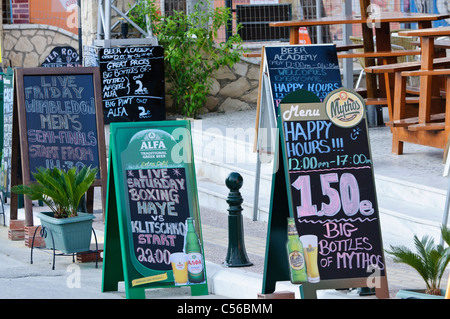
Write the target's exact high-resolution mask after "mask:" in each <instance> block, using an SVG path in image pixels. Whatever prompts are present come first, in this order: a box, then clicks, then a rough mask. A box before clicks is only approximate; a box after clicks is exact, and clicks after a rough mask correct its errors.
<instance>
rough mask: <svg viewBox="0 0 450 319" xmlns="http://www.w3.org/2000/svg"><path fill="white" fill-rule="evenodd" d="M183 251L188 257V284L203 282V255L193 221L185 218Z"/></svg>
mask: <svg viewBox="0 0 450 319" xmlns="http://www.w3.org/2000/svg"><path fill="white" fill-rule="evenodd" d="M184 251H185V253H186V254H187V255H188V278H189V282H190V283H200V282H203V281H205V274H204V271H203V268H204V267H203V255H202V250H201V247H200V243H199V240H198V236H197V233H196V232H195V228H194V219H193V218H192V217H188V218H187V232H186V238H185V246H184Z"/></svg>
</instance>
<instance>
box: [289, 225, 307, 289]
mask: <svg viewBox="0 0 450 319" xmlns="http://www.w3.org/2000/svg"><path fill="white" fill-rule="evenodd" d="M286 246H287V252H288V257H289V272H290V274H291V282H292V283H293V284H298V283H300V282H302V281H307V280H308V277H307V275H306V267H305V258H304V256H303V245H302V242H301V241H300V238H299V237H298V233H297V228H296V227H295V221H294V218H288V241H287V244H286Z"/></svg>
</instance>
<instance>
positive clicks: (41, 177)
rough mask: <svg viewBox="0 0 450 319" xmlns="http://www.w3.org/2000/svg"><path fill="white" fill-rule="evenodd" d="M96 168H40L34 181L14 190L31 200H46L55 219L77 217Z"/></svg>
mask: <svg viewBox="0 0 450 319" xmlns="http://www.w3.org/2000/svg"><path fill="white" fill-rule="evenodd" d="M97 171H98V169H97V168H91V167H90V166H89V167H88V166H84V167H83V168H82V169H81V170H80V171H79V172H78V173H76V167H72V168H71V169H70V170H68V171H67V172H64V171H62V170H60V169H58V168H56V167H55V168H53V169H49V168H43V167H39V168H37V172H35V173H33V176H34V178H35V179H36V182H35V183H31V184H30V185H16V186H14V187H12V189H11V190H12V191H13V192H15V193H17V194H23V195H25V196H27V197H28V198H29V199H31V200H41V201H43V202H44V203H45V204H46V205H47V206H48V207H49V208H50V209H51V210H52V212H53V214H54V217H56V218H67V217H74V216H77V209H78V207H79V205H80V201H81V198H82V197H83V195H84V194H85V193H86V192H87V191H88V189H89V187H91V185H92V184H93V182H94V180H95V176H96V174H97Z"/></svg>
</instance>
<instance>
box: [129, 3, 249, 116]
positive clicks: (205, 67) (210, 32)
mask: <svg viewBox="0 0 450 319" xmlns="http://www.w3.org/2000/svg"><path fill="white" fill-rule="evenodd" d="M153 1H154V0H141V1H139V3H138V4H137V6H136V7H134V8H133V10H132V11H131V17H132V19H133V20H134V22H136V23H137V24H138V25H139V26H140V27H142V28H143V29H146V28H147V21H148V19H147V16H148V17H149V21H151V22H150V24H151V28H152V30H153V33H154V35H155V36H156V37H157V38H158V42H159V44H160V45H162V46H163V47H164V51H165V73H166V78H167V81H168V82H170V83H171V86H170V89H169V94H171V95H172V98H173V100H174V103H175V111H176V112H181V113H182V114H183V115H184V116H187V117H197V115H198V114H199V113H200V111H201V110H202V109H203V106H204V104H205V102H206V98H207V95H208V93H209V91H210V90H211V86H212V77H213V76H214V72H215V71H216V70H218V69H219V68H220V67H221V66H230V67H232V66H233V65H234V64H235V63H236V62H238V61H239V60H240V57H241V55H242V53H244V52H245V51H244V49H243V48H242V39H241V38H240V36H239V35H238V34H235V35H232V36H230V37H229V38H228V40H227V41H225V42H221V43H216V42H215V39H216V38H217V36H218V32H219V30H220V29H223V28H224V27H225V26H226V25H227V23H229V21H231V20H230V19H231V17H232V13H231V10H230V9H229V8H224V7H219V8H214V9H212V8H210V5H209V2H207V1H200V2H198V3H196V4H195V6H194V10H193V11H192V12H191V13H184V12H181V11H174V12H173V15H171V16H167V17H164V16H162V15H161V14H160V12H159V11H158V7H157V5H156V4H155V2H153ZM205 7H206V8H208V9H205ZM238 28H240V26H238Z"/></svg>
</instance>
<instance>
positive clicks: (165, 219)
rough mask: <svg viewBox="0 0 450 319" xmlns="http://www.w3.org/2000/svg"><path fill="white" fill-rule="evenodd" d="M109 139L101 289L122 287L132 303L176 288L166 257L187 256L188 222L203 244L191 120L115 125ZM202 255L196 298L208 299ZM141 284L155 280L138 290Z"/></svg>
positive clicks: (112, 125) (194, 287) (193, 292)
mask: <svg viewBox="0 0 450 319" xmlns="http://www.w3.org/2000/svg"><path fill="white" fill-rule="evenodd" d="M110 134H111V135H110V146H109V147H110V154H109V175H108V188H107V207H106V231H105V248H104V249H105V250H104V262H103V283H102V291H104V292H106V291H116V290H117V288H118V282H119V281H124V282H125V289H126V296H127V298H145V289H149V288H161V287H167V288H169V287H175V286H176V285H175V283H174V278H173V271H172V268H171V265H170V261H169V258H170V255H171V254H172V253H175V252H183V250H184V237H185V233H186V224H185V223H186V219H187V218H188V217H193V218H194V220H195V228H196V233H197V234H198V236H199V241H200V245H201V247H202V246H203V245H202V235H201V233H202V232H201V223H200V214H199V204H198V195H197V185H196V177H195V168H194V161H193V158H194V157H193V153H192V141H191V131H190V122H189V121H161V122H156V121H155V122H139V123H111V125H110ZM202 256H203V259H202V260H203V271H204V277H205V281H204V282H202V283H198V284H189V283H188V284H187V285H189V286H190V287H191V294H192V295H205V294H208V287H207V283H206V271H205V267H204V266H205V265H204V255H203V252H202ZM166 276H167V278H166V279H162V278H164V277H166ZM142 278H147V279H149V280H153V279H154V280H155V281H153V282H149V283H145V284H140V285H134V284H133V280H139V279H142Z"/></svg>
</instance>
